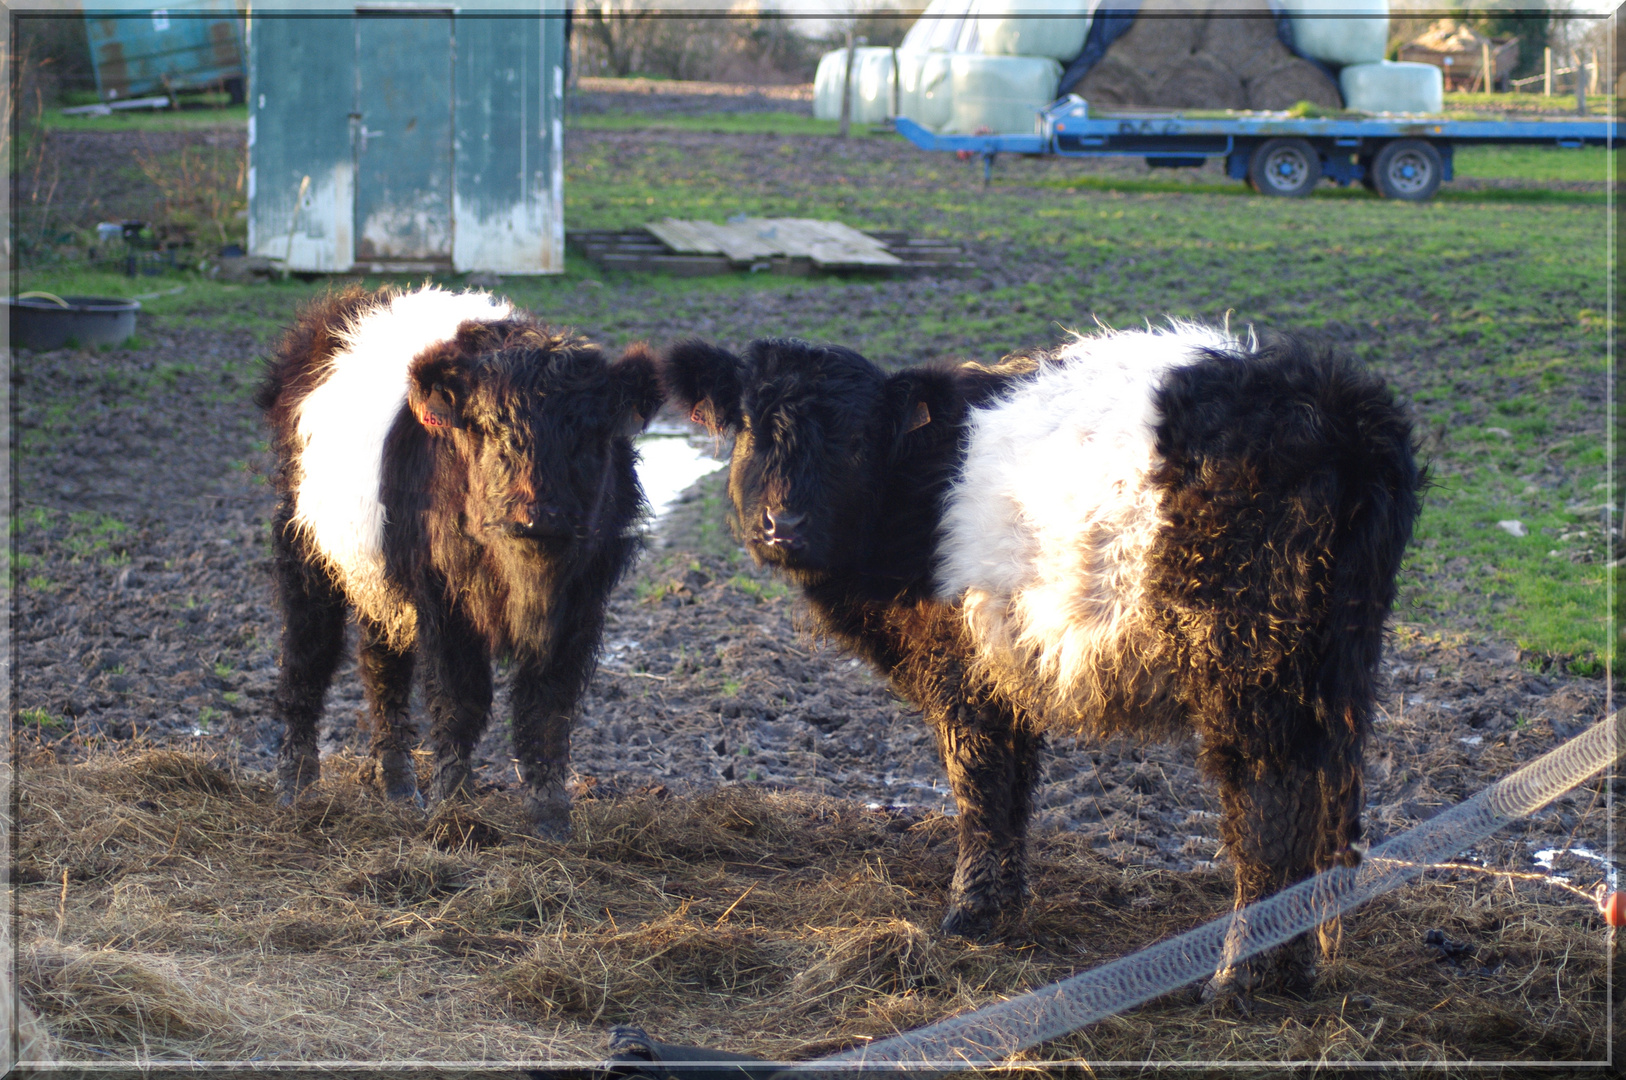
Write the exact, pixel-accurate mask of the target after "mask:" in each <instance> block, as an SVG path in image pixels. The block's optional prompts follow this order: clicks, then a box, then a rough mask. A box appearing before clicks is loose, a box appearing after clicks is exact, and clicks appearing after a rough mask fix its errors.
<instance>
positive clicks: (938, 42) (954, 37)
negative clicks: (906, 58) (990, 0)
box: [898, 0, 972, 53]
mask: <svg viewBox="0 0 1626 1080" xmlns="http://www.w3.org/2000/svg"><path fill="white" fill-rule="evenodd" d="M971 7H972V0H932V2H931V3H930V4H927V5H926V10H925V11H923V12H921V13H920V18H918V19H916V20H915V24H914V25H913V26H911V27H910V28H909V29H908V31H907V32H906V33H905V34H904V35H903V41H902V42H900V43H899V45H898V51H899V52H912V53H924V52H933V51H935V52H953V51H954V50H955V49H956V48H958V47H959V44H960V33H961V31H962V30H964V28H965V21H966V20H965V17H966V15H967V14H968V13H969V12H970V11H971Z"/></svg>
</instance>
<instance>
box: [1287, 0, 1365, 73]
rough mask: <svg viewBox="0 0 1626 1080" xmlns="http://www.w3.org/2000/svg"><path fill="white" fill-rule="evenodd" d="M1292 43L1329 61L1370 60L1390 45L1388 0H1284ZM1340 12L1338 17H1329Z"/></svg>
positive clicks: (1359, 62) (1352, 61)
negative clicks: (1291, 26)
mask: <svg viewBox="0 0 1626 1080" xmlns="http://www.w3.org/2000/svg"><path fill="white" fill-rule="evenodd" d="M1282 6H1283V7H1284V8H1286V9H1287V12H1288V14H1289V16H1290V18H1291V20H1292V23H1293V47H1294V48H1295V49H1297V50H1298V51H1299V53H1300V54H1302V55H1304V56H1313V57H1315V58H1316V59H1317V60H1321V61H1323V62H1325V63H1328V64H1333V65H1335V66H1336V65H1343V64H1372V63H1377V62H1378V61H1379V60H1382V59H1383V54H1384V51H1385V50H1386V49H1387V48H1388V47H1389V0H1283V4H1282ZM1329 16H1341V17H1337V18H1334V17H1329Z"/></svg>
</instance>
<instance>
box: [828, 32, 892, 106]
mask: <svg viewBox="0 0 1626 1080" xmlns="http://www.w3.org/2000/svg"><path fill="white" fill-rule="evenodd" d="M853 54H854V55H853V78H852V122H853V123H855V124H878V123H880V122H881V121H883V120H885V119H886V118H887V117H888V116H890V115H892V50H891V49H888V48H884V47H880V46H865V47H863V48H860V49H854V50H853ZM846 78H847V50H846V49H832V50H831V51H829V52H827V53H825V54H824V55H823V56H822V57H820V58H819V67H818V71H817V73H816V74H815V75H814V76H813V116H814V117H815V118H816V119H819V120H840V119H841V91H842V84H843V83H844V82H845V81H846Z"/></svg>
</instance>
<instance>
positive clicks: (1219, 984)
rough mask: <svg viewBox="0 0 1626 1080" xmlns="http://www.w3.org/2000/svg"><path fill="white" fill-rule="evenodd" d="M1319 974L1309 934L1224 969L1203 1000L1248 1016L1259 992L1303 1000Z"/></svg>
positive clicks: (1210, 980) (1216, 977)
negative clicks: (1280, 994) (1274, 993)
mask: <svg viewBox="0 0 1626 1080" xmlns="http://www.w3.org/2000/svg"><path fill="white" fill-rule="evenodd" d="M1315 974H1316V956H1315V945H1314V944H1313V943H1312V941H1311V940H1310V937H1309V935H1307V934H1306V935H1304V936H1302V937H1298V938H1295V939H1294V940H1292V941H1289V942H1288V943H1287V944H1285V945H1279V946H1277V947H1276V948H1274V949H1271V950H1269V951H1267V952H1264V953H1261V954H1259V955H1258V956H1252V957H1249V958H1248V959H1247V960H1245V961H1243V962H1242V963H1240V964H1230V965H1227V966H1226V967H1222V968H1220V969H1219V971H1217V972H1215V973H1214V977H1213V978H1212V979H1209V980H1208V983H1207V984H1206V985H1205V986H1204V987H1203V992H1202V999H1203V1000H1204V1001H1207V1002H1211V1003H1213V1004H1216V1005H1221V1006H1225V1007H1227V1008H1230V1009H1233V1010H1235V1011H1237V1012H1239V1013H1241V1014H1242V1015H1244V1016H1247V1015H1249V1014H1250V1013H1251V1012H1252V1011H1253V1004H1254V1003H1253V992H1254V991H1255V990H1264V991H1267V992H1279V993H1286V994H1291V995H1293V996H1295V997H1302V996H1303V995H1305V994H1308V993H1309V992H1310V989H1311V988H1312V987H1313V986H1314V985H1315Z"/></svg>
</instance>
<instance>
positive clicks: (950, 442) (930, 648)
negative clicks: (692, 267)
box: [663, 338, 1423, 982]
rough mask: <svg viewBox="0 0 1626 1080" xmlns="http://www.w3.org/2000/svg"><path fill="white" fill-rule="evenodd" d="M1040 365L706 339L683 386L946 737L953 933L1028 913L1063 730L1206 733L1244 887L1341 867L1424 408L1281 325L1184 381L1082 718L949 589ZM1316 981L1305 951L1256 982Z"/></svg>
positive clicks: (1165, 395)
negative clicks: (1278, 331)
mask: <svg viewBox="0 0 1626 1080" xmlns="http://www.w3.org/2000/svg"><path fill="white" fill-rule="evenodd" d="M1045 359H1046V357H1045V356H1044V355H1043V354H1038V355H1034V356H1024V357H1013V358H1011V359H1009V360H1007V361H1006V362H1005V363H1003V364H1001V365H996V366H992V367H984V366H980V365H963V366H960V367H957V368H943V367H924V368H913V369H908V370H904V371H900V372H896V373H894V374H891V375H883V374H882V373H881V372H880V371H879V369H877V368H875V367H874V366H873V365H871V364H870V363H869V362H868V361H866V360H864V359H863V358H862V357H859V356H858V355H857V354H855V353H852V352H850V351H849V350H845V349H839V348H834V347H814V346H809V345H806V344H804V343H801V342H794V341H773V340H770V341H759V342H756V343H754V344H753V345H752V346H751V347H750V348H749V349H748V350H747V352H746V355H745V357H744V358H743V359H740V358H736V357H734V356H732V355H731V354H729V353H726V352H724V351H723V350H719V349H708V347H705V346H702V345H700V344H698V343H688V344H687V345H685V347H684V351H683V352H682V354H681V356H680V357H677V358H676V359H674V358H673V357H668V358H667V360H666V361H665V363H664V365H663V382H664V385H665V386H666V388H667V390H668V392H669V393H671V394H672V395H673V397H674V400H676V401H677V402H678V403H679V404H680V405H682V406H683V407H685V408H689V409H694V410H696V411H697V412H699V413H700V414H702V415H710V416H712V417H714V418H717V419H718V426H720V427H725V428H729V429H731V430H734V431H735V432H736V436H737V437H736V443H735V450H734V460H733V464H732V468H731V472H730V494H731V497H732V501H733V503H734V507H735V516H736V524H737V526H738V528H739V530H740V533H741V536H742V538H743V539H744V540H745V541H746V543H747V546H748V547H749V548H750V550H751V551H752V553H753V555H754V556H756V557H757V558H758V559H759V560H761V561H762V562H765V563H768V564H770V565H773V566H774V567H776V568H777V569H779V570H781V571H782V572H784V573H785V574H786V575H787V576H789V577H790V578H791V579H792V580H794V581H796V582H797V583H799V584H800V585H801V586H802V588H803V590H804V593H805V595H806V596H807V598H808V600H809V602H810V604H811V606H812V609H813V612H814V615H815V619H816V622H817V625H818V627H819V629H821V630H822V631H824V632H826V633H829V634H831V635H833V636H835V637H837V638H838V639H840V640H841V641H843V642H844V643H846V644H847V645H848V646H849V647H850V648H852V649H853V650H854V651H855V652H856V653H858V654H859V655H860V656H862V657H863V658H864V659H866V660H868V661H869V662H870V663H871V664H873V665H874V666H875V667H876V668H878V669H879V670H880V671H881V672H883V673H884V674H886V675H887V676H888V677H889V678H890V679H891V680H892V682H893V685H894V686H895V687H896V688H897V689H898V690H899V692H900V693H902V694H903V695H904V696H906V697H907V698H908V699H909V700H910V701H911V702H913V703H914V704H915V705H917V706H918V707H920V708H921V709H922V711H923V712H924V713H925V714H926V717H927V719H928V721H929V722H930V723H931V724H932V726H933V728H934V729H935V730H936V733H937V740H938V746H939V748H940V750H941V752H942V754H943V758H944V762H945V764H946V766H947V769H948V774H949V782H950V785H951V787H952V789H953V791H954V794H955V798H956V802H957V803H958V805H959V808H960V820H959V826H960V859H959V864H958V866H957V868H956V873H955V880H954V888H953V894H952V895H953V899H952V901H951V905H950V908H949V911H948V913H947V915H946V916H945V918H944V928H945V929H946V930H949V931H952V932H960V933H986V932H988V931H990V930H991V929H993V928H994V927H995V926H997V925H998V924H999V923H1000V922H1001V921H1002V920H1003V919H1005V918H1007V917H1008V916H1010V915H1011V914H1013V913H1014V912H1016V911H1017V910H1018V909H1019V908H1020V906H1021V902H1022V898H1023V895H1024V893H1025V891H1026V879H1025V873H1024V869H1023V862H1024V849H1025V836H1026V829H1027V821H1028V818H1029V816H1030V813H1031V802H1032V793H1033V789H1034V786H1035V784H1036V783H1037V779H1038V773H1039V770H1038V764H1037V755H1038V751H1039V749H1040V747H1041V746H1042V740H1043V736H1044V733H1045V732H1046V731H1050V730H1056V729H1061V730H1064V731H1069V732H1073V733H1082V734H1097V735H1100V734H1112V733H1129V734H1138V735H1141V736H1145V737H1168V736H1173V735H1178V734H1181V733H1190V732H1193V731H1195V732H1198V733H1200V734H1201V736H1202V740H1203V754H1202V763H1203V767H1204V769H1205V771H1206V773H1207V774H1208V775H1209V776H1210V777H1212V778H1213V779H1214V780H1215V781H1216V782H1217V783H1218V785H1219V787H1220V791H1221V796H1222V799H1223V801H1224V805H1225V819H1224V825H1223V833H1224V837H1225V840H1226V843H1227V846H1228V850H1229V851H1230V853H1231V855H1232V857H1233V859H1234V860H1235V861H1236V863H1237V866H1238V872H1237V900H1238V902H1239V903H1245V902H1248V901H1251V900H1254V899H1258V898H1259V897H1260V896H1262V895H1265V894H1266V893H1268V892H1270V891H1273V890H1275V889H1277V888H1280V887H1281V886H1283V885H1286V884H1289V883H1291V882H1292V881H1295V880H1298V879H1300V878H1303V877H1305V876H1307V875H1308V874H1310V873H1313V872H1314V871H1315V870H1317V869H1319V868H1321V867H1324V866H1327V865H1329V864H1330V863H1331V862H1333V861H1335V860H1338V859H1347V858H1348V857H1350V856H1349V852H1350V851H1351V847H1350V845H1351V844H1353V843H1355V842H1356V841H1357V840H1358V839H1359V838H1360V835H1361V833H1360V810H1361V805H1362V799H1361V788H1360V783H1361V763H1362V758H1361V754H1362V745H1363V742H1364V739H1365V737H1366V735H1367V731H1368V727H1369V724H1370V717H1371V713H1372V709H1373V703H1374V692H1373V680H1374V678H1375V674H1376V669H1377V663H1378V658H1379V653H1380V650H1381V645H1382V633H1383V625H1384V621H1385V620H1386V618H1387V617H1388V614H1389V611H1390V608H1391V606H1392V605H1393V602H1394V598H1395V577H1396V574H1397V572H1398V569H1399V564H1400V559H1401V555H1402V553H1403V552H1404V550H1405V547H1406V545H1407V543H1408V542H1409V540H1410V536H1411V530H1412V525H1413V522H1414V521H1415V519H1416V516H1417V514H1418V512H1419V501H1418V492H1419V490H1420V487H1421V484H1422V480H1423V477H1422V474H1421V472H1420V471H1419V470H1418V468H1417V467H1416V465H1415V463H1414V460H1413V447H1412V436H1411V428H1410V424H1409V421H1408V420H1407V418H1406V416H1405V414H1404V412H1403V411H1402V410H1401V409H1400V408H1399V407H1398V406H1397V405H1396V404H1395V402H1394V400H1393V398H1392V396H1391V395H1390V393H1389V392H1388V390H1387V389H1386V388H1385V387H1384V385H1383V383H1382V382H1381V381H1380V380H1379V379H1377V378H1376V377H1374V376H1372V375H1371V374H1369V373H1367V372H1365V371H1364V370H1362V369H1360V368H1359V367H1357V366H1355V365H1353V364H1351V363H1348V362H1346V361H1343V360H1339V359H1336V358H1334V357H1330V356H1327V355H1324V354H1322V353H1319V352H1317V351H1315V350H1313V349H1310V348H1308V347H1306V346H1304V345H1302V344H1300V343H1298V342H1295V341H1293V340H1291V339H1286V338H1278V339H1274V340H1272V341H1269V342H1267V344H1266V346H1265V347H1264V348H1262V349H1260V350H1258V351H1257V352H1254V353H1211V354H1209V355H1206V356H1204V357H1201V358H1199V359H1197V360H1196V361H1195V362H1193V363H1191V364H1190V365H1188V366H1185V367H1180V368H1177V369H1175V370H1174V371H1173V372H1172V373H1171V374H1170V375H1169V376H1168V378H1167V379H1166V380H1165V381H1164V384H1163V385H1162V387H1161V390H1160V391H1159V392H1158V393H1157V394H1156V395H1155V396H1154V401H1153V404H1154V405H1155V407H1156V409H1157V414H1158V416H1159V420H1158V422H1157V424H1156V428H1155V438H1156V447H1157V451H1158V455H1159V457H1160V459H1161V464H1160V466H1159V467H1158V469H1157V472H1156V475H1155V477H1154V478H1153V479H1154V483H1155V487H1156V489H1157V491H1158V492H1159V498H1160V503H1161V508H1162V515H1161V516H1162V520H1164V521H1166V527H1165V528H1164V529H1163V530H1162V532H1161V533H1160V534H1159V536H1158V537H1157V539H1156V541H1155V544H1154V551H1153V554H1152V556H1151V558H1150V560H1149V566H1148V570H1147V574H1146V580H1145V581H1144V582H1143V583H1142V584H1143V587H1144V589H1145V590H1146V600H1145V603H1144V607H1145V609H1146V610H1148V611H1150V612H1152V613H1153V615H1152V617H1151V618H1150V619H1149V620H1147V622H1146V623H1145V625H1143V626H1142V627H1140V629H1139V630H1138V631H1137V632H1136V633H1137V636H1136V637H1135V638H1134V639H1133V640H1130V641H1126V642H1125V644H1124V649H1123V655H1122V656H1120V657H1117V658H1116V659H1115V660H1114V661H1113V662H1112V664H1111V668H1112V670H1110V671H1103V672H1100V673H1097V676H1096V677H1097V678H1098V680H1099V682H1100V683H1101V684H1102V685H1104V686H1106V687H1107V696H1106V697H1105V698H1104V699H1103V700H1101V701H1099V702H1098V703H1097V711H1095V712H1092V713H1089V714H1084V715H1080V714H1078V713H1076V712H1067V711H1065V710H1063V709H1060V708H1058V706H1057V700H1058V699H1057V698H1056V697H1055V695H1054V694H1051V693H1049V692H1047V690H1046V688H1045V687H1043V686H1041V685H1040V684H1039V681H1038V680H1037V677H1036V676H1035V675H1032V674H1025V673H1023V672H1014V673H1013V672H1005V671H994V670H990V669H989V668H988V667H987V666H986V665H985V664H983V663H980V662H979V656H978V648H977V644H976V642H974V641H973V640H972V638H971V636H970V633H969V631H968V630H967V628H966V625H965V622H964V620H963V618H962V617H961V612H960V609H959V606H958V604H957V603H954V602H944V601H943V600H941V599H938V598H936V597H934V596H933V594H932V575H933V568H934V564H935V559H936V556H937V552H938V544H939V526H940V524H941V521H942V517H943V511H944V506H945V499H946V498H949V497H951V486H952V484H953V482H954V480H955V479H956V477H957V476H958V473H959V471H960V469H961V467H962V465H963V462H964V458H965V453H966V449H967V445H968V437H969V436H968V431H967V426H966V422H967V418H968V415H969V414H970V412H971V411H972V410H974V409H976V408H979V407H988V406H993V407H997V397H998V395H999V394H1000V392H1001V391H1002V390H1003V389H1005V388H1007V387H1009V386H1010V385H1011V384H1012V381H1013V380H1017V379H1021V378H1023V377H1025V376H1026V375H1027V374H1029V373H1030V372H1032V371H1033V370H1034V367H1035V365H1036V364H1037V363H1039V362H1041V361H1043V360H1045ZM675 368H680V369H681V370H674V369H675ZM736 387H737V388H738V391H737V393H736V392H735V388H736ZM923 406H924V408H922V407H923ZM729 418H733V419H732V420H729ZM790 510H797V511H804V512H805V513H806V517H807V520H806V521H803V522H800V523H799V524H798V527H797V533H796V535H795V537H794V539H795V541H796V542H795V543H794V544H787V543H785V542H783V540H782V539H781V538H780V537H779V536H778V534H777V531H772V532H770V531H769V530H767V529H766V527H765V519H764V517H763V515H764V514H765V513H766V514H768V515H769V516H770V517H775V516H783V515H784V514H785V513H788V512H789V511H790ZM793 516H794V515H793ZM1310 971H1313V961H1312V960H1311V959H1310V958H1308V957H1307V955H1306V953H1305V951H1304V946H1303V943H1302V942H1299V943H1294V944H1293V945H1291V946H1289V947H1288V948H1287V949H1285V950H1283V951H1280V952H1278V953H1277V954H1276V955H1275V957H1274V958H1272V959H1268V960H1266V961H1263V962H1261V967H1260V970H1259V971H1258V972H1255V973H1254V974H1262V975H1263V976H1264V977H1266V978H1272V979H1275V980H1276V981H1279V982H1296V981H1301V980H1302V979H1304V978H1306V977H1307V975H1308V972H1310ZM1234 974H1235V973H1233V975H1234Z"/></svg>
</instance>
